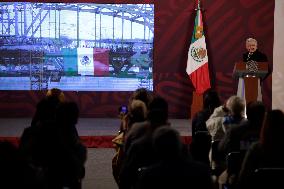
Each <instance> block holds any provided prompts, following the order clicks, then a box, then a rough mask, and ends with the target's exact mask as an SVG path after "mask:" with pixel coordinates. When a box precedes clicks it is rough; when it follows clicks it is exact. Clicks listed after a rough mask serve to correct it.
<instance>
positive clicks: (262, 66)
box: [233, 62, 268, 103]
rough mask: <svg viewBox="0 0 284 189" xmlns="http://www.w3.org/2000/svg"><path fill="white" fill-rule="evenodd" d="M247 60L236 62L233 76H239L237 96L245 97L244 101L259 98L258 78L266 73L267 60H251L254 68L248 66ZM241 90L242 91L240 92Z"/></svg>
mask: <svg viewBox="0 0 284 189" xmlns="http://www.w3.org/2000/svg"><path fill="white" fill-rule="evenodd" d="M248 64H249V63H247V62H237V63H236V64H235V67H234V72H233V76H234V77H236V78H239V85H238V93H242V95H240V94H238V96H241V97H245V100H246V103H249V102H251V101H256V100H261V86H260V80H261V79H262V78H264V77H265V76H266V74H267V73H268V63H267V62H253V64H254V68H255V69H254V70H253V71H252V70H251V69H250V68H249V67H248ZM240 91H243V92H240Z"/></svg>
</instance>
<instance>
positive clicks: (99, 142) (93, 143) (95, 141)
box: [0, 136, 191, 148]
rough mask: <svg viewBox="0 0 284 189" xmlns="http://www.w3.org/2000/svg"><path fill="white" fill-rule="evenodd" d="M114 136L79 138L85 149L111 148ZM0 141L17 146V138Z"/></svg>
mask: <svg viewBox="0 0 284 189" xmlns="http://www.w3.org/2000/svg"><path fill="white" fill-rule="evenodd" d="M114 137H115V136H80V138H81V140H82V142H83V144H84V145H85V146H86V147H87V148H113V144H112V139H113V138H114ZM0 141H9V142H11V143H13V144H14V145H16V146H18V145H19V141H20V138H19V137H0ZM182 141H183V143H184V144H190V142H191V136H183V137H182Z"/></svg>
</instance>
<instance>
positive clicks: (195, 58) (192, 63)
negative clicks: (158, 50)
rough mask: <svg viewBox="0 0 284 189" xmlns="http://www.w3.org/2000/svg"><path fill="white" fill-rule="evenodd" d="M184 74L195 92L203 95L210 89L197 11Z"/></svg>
mask: <svg viewBox="0 0 284 189" xmlns="http://www.w3.org/2000/svg"><path fill="white" fill-rule="evenodd" d="M186 72H187V74H188V75H189V77H190V79H191V81H192V84H193V86H194V87H195V91H196V93H198V94H203V93H204V91H206V90H207V89H209V88H211V85H210V78H209V68H208V55H207V49H206V42H205V36H204V32H203V21H202V13H201V11H200V8H198V9H197V13H196V17H195V24H194V30H193V34H192V39H191V44H190V47H189V51H188V59H187V66H186Z"/></svg>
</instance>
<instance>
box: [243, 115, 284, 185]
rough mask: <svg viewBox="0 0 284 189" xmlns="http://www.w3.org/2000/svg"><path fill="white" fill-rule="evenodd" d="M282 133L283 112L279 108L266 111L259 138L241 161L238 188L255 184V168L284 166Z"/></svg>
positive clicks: (283, 127) (283, 125)
mask: <svg viewBox="0 0 284 189" xmlns="http://www.w3.org/2000/svg"><path fill="white" fill-rule="evenodd" d="M283 133H284V114H283V112H282V111H281V110H271V111H268V112H267V115H266V117H265V119H264V124H263V126H262V128H261V132H260V140H259V142H256V143H254V144H252V146H251V147H250V149H249V150H248V152H247V154H246V156H245V159H244V161H243V164H242V168H241V171H240V175H239V183H238V184H239V188H244V189H246V188H254V186H257V181H256V180H254V179H252V178H253V174H254V171H255V170H256V169H257V168H277V167H280V168H284V161H283V159H284V154H283V151H282V149H283V148H284V140H283ZM282 177H283V175H282ZM279 178H280V175H279Z"/></svg>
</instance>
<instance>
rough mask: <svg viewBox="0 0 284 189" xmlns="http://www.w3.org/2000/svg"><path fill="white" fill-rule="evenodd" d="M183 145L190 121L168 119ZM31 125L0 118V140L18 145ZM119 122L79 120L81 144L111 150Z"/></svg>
mask: <svg viewBox="0 0 284 189" xmlns="http://www.w3.org/2000/svg"><path fill="white" fill-rule="evenodd" d="M169 121H170V123H171V126H172V127H173V128H176V129H177V130H178V131H179V132H180V135H181V136H182V138H183V141H184V143H189V142H190V141H191V121H190V120H188V119H170V120H169ZM30 123H31V118H0V140H8V141H11V142H13V143H14V144H18V142H19V137H20V136H21V135H22V133H23V130H24V129H25V128H26V127H28V126H29V125H30ZM119 125H120V120H119V119H118V118H117V119H116V118H80V119H79V121H78V124H77V125H76V127H77V130H78V133H79V135H80V138H81V140H82V142H83V143H84V144H85V145H86V146H87V147H89V148H112V147H113V145H112V142H111V140H112V139H113V138H114V137H115V135H116V134H117V132H118V129H119Z"/></svg>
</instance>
